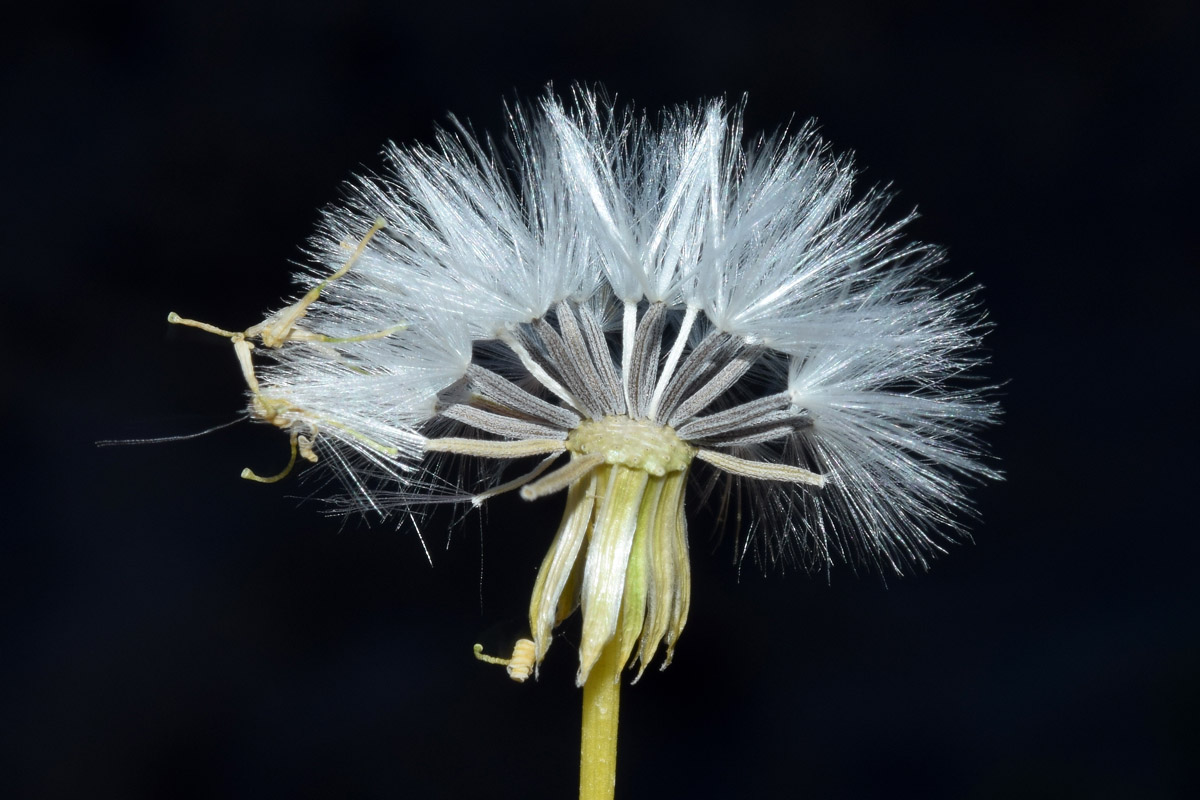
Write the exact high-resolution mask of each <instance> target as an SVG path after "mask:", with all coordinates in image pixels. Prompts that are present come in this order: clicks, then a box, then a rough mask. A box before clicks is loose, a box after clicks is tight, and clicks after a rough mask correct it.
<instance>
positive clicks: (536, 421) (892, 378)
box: [185, 90, 997, 684]
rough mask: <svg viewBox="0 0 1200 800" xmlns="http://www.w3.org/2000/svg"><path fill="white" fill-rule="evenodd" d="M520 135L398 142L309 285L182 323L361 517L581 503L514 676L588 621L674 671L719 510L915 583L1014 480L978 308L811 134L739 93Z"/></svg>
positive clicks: (325, 224)
mask: <svg viewBox="0 0 1200 800" xmlns="http://www.w3.org/2000/svg"><path fill="white" fill-rule="evenodd" d="M509 122H510V129H509V135H508V139H507V140H506V142H505V144H503V145H497V144H496V143H495V142H494V141H493V140H491V139H484V138H480V137H479V136H477V135H475V134H474V133H473V132H471V131H470V130H469V129H468V128H467V127H466V126H465V125H462V124H460V123H458V122H457V121H453V120H452V125H451V127H450V128H449V129H448V130H446V131H443V132H441V133H439V134H438V136H437V139H436V141H435V143H434V145H433V146H419V145H418V146H409V147H398V146H394V145H393V146H389V147H388V148H387V149H386V150H385V153H384V161H385V165H384V168H383V169H382V170H381V171H380V172H379V173H378V174H375V175H371V176H368V177H364V178H360V179H357V180H355V181H353V182H352V183H351V184H350V185H349V186H348V188H347V191H346V196H345V199H344V201H343V202H342V203H340V204H338V205H336V206H334V207H332V208H330V209H328V210H327V211H326V212H325V214H324V217H323V221H322V224H321V227H320V230H319V233H318V235H317V236H316V237H315V239H314V240H313V242H312V243H311V247H310V250H311V254H312V256H313V257H314V267H313V271H312V273H311V274H310V275H309V276H307V277H306V278H305V280H304V282H305V284H306V287H307V294H305V295H304V296H303V297H302V298H300V299H299V300H297V301H295V302H293V303H292V304H290V305H289V306H287V307H285V308H284V309H282V310H281V311H280V312H279V313H278V314H276V315H273V316H272V317H270V318H268V320H267V321H265V322H264V323H262V324H260V325H259V326H255V327H253V328H250V329H248V330H247V331H245V332H243V333H230V332H222V331H216V330H215V329H212V328H211V326H203V325H201V324H199V323H191V322H188V324H193V325H197V326H198V327H206V328H207V329H210V330H214V332H219V333H222V335H226V336H229V337H230V338H231V339H233V341H234V344H235V347H237V348H239V350H238V354H239V359H241V361H242V364H243V370H244V371H245V372H246V375H247V382H248V384H249V387H250V393H251V413H252V415H253V416H255V417H257V418H259V419H263V420H266V421H269V422H272V424H275V425H277V426H279V427H281V428H282V429H284V430H286V431H288V432H289V433H290V435H291V436H292V443H293V449H294V452H295V451H296V449H298V450H299V452H300V455H301V456H303V457H305V458H307V459H309V460H318V461H321V462H325V463H327V464H330V465H332V466H333V468H334V470H335V472H336V473H337V475H338V476H339V478H340V479H341V481H342V483H343V484H344V485H345V486H346V487H347V488H348V489H349V491H350V493H351V495H352V497H353V498H357V499H356V500H354V501H353V505H355V506H357V507H359V508H367V509H373V510H375V511H379V512H381V513H385V514H386V513H391V512H395V511H401V512H403V513H406V514H411V515H413V516H414V517H415V516H416V515H419V514H421V513H423V512H424V511H425V510H426V509H428V508H429V507H431V506H437V505H441V504H445V503H462V504H464V505H465V504H469V507H477V506H479V505H482V504H483V503H485V502H486V501H487V500H488V499H490V498H491V497H494V496H495V495H496V494H499V493H502V492H504V491H511V490H520V493H521V494H522V496H523V497H525V498H526V499H529V500H540V499H541V498H546V497H549V496H551V495H557V496H565V498H566V501H565V502H566V505H565V510H564V514H563V519H562V523H561V525H560V527H559V530H558V533H557V534H556V536H555V537H554V539H553V542H552V543H551V545H550V547H549V551H548V553H547V555H546V557H545V560H544V561H543V564H542V567H541V570H540V571H539V575H538V579H537V583H536V585H535V588H534V592H533V599H532V601H531V606H530V627H531V633H532V638H531V640H530V641H531V642H532V644H531V645H530V646H529V648H531V649H526V650H523V651H522V653H523V654H522V656H521V659H520V661H521V662H522V663H524V662H525V661H526V660H527V656H528V653H529V652H532V654H533V655H532V656H529V658H531V659H532V663H533V664H534V669H535V670H536V666H537V665H539V664H540V663H541V661H542V659H543V658H544V657H545V655H546V652H547V649H548V647H549V645H550V641H551V638H552V631H553V629H554V628H555V627H556V626H557V625H558V624H559V623H561V622H562V620H563V619H565V618H566V617H567V616H569V615H570V614H571V613H573V612H574V610H575V609H576V608H577V607H581V608H582V612H583V614H582V616H583V634H582V640H581V645H580V670H579V675H578V680H579V681H580V683H581V684H582V683H583V682H584V681H585V680H586V677H587V674H588V672H589V670H590V669H591V667H592V665H593V664H595V662H596V659H597V658H598V657H599V654H600V651H601V649H602V648H603V647H605V646H607V645H608V644H609V643H610V642H616V643H617V646H618V647H619V648H620V652H621V654H622V663H625V662H630V663H633V662H637V663H640V665H641V666H640V669H641V670H644V669H645V667H646V665H647V664H648V663H649V661H650V660H651V659H652V658H653V657H654V655H655V653H656V652H657V651H658V649H659V648H660V647H663V648H665V651H666V661H668V662H669V660H670V658H671V653H672V651H673V649H674V646H675V642H676V641H677V640H678V637H679V634H680V632H681V631H682V629H683V626H684V624H685V623H686V619H687V614H688V609H689V605H690V561H689V556H688V528H687V517H686V513H685V507H686V506H690V505H692V504H693V503H696V502H703V503H707V504H709V505H710V506H712V507H714V508H715V509H716V516H717V517H718V518H720V519H724V520H726V521H727V522H729V523H732V527H733V528H734V529H735V537H734V539H735V547H736V548H737V551H738V554H739V557H742V556H744V555H745V554H747V553H750V552H753V553H754V554H755V555H757V556H758V557H759V558H761V559H763V560H765V561H768V562H773V561H779V560H788V559H794V560H796V561H798V562H800V563H801V564H803V565H804V566H807V567H810V568H827V567H828V565H829V564H830V563H832V562H833V561H834V560H839V559H840V560H847V561H864V562H867V563H871V564H877V565H882V566H886V567H887V568H889V569H893V570H895V571H900V570H903V569H904V568H906V567H908V566H910V565H914V564H915V565H924V564H925V563H926V560H927V558H928V557H929V556H930V555H931V554H932V553H935V552H938V551H940V550H941V549H943V548H944V546H945V544H946V543H948V542H949V541H952V540H953V539H954V538H955V537H957V536H961V535H962V534H963V526H962V520H963V519H964V518H969V516H970V515H971V513H972V511H971V505H970V501H969V498H968V496H967V491H966V486H967V485H968V484H970V483H973V482H977V481H979V480H982V479H987V478H994V477H997V475H996V473H995V471H994V470H993V469H992V468H991V467H989V466H988V465H987V463H986V460H985V456H984V448H983V446H982V444H981V443H980V441H979V438H978V435H979V431H980V430H981V429H982V428H984V427H985V426H987V425H988V424H991V423H992V422H994V421H995V418H996V415H997V408H996V406H995V404H994V403H993V402H992V401H991V400H990V399H989V398H988V390H987V389H986V387H984V386H983V385H982V384H981V383H980V382H979V380H978V379H977V378H975V377H974V375H975V373H976V372H977V371H978V368H979V367H980V366H981V364H982V362H983V358H982V356H980V355H979V350H978V345H979V341H980V338H981V336H982V334H983V332H984V331H985V329H986V325H985V323H984V320H983V317H982V314H981V312H980V311H979V309H978V306H977V300H976V297H975V294H976V293H975V291H974V290H973V289H971V288H966V289H964V288H962V287H959V286H954V285H951V284H947V283H945V282H944V281H943V280H942V279H940V278H938V277H937V275H936V268H937V266H938V265H939V264H940V262H941V261H942V260H943V257H942V254H941V251H939V250H938V249H937V248H933V247H929V246H926V245H923V244H921V243H914V242H908V241H906V240H905V238H904V233H905V228H906V226H907V225H908V224H909V223H910V222H911V220H912V215H908V216H905V217H903V218H901V219H899V220H898V221H893V222H887V221H885V215H886V210H887V207H888V204H889V202H890V200H891V195H890V192H889V191H888V190H887V189H872V190H869V191H867V192H865V193H862V194H856V192H855V170H854V165H853V161H852V159H851V158H850V157H849V156H847V155H837V154H835V153H833V151H832V150H831V148H830V147H829V145H827V144H826V143H825V142H824V141H823V140H822V139H821V138H820V137H819V135H818V134H817V133H816V129H815V127H814V126H813V125H812V124H808V125H805V126H803V127H802V128H801V129H800V130H799V131H797V132H796V133H794V134H792V135H783V134H780V135H776V136H772V137H761V138H758V139H756V140H753V141H751V142H750V143H749V144H746V143H744V142H743V137H742V122H741V106H735V107H733V108H728V107H726V106H725V104H723V103H722V102H720V101H713V102H710V103H707V104H704V105H701V106H698V107H679V108H675V109H671V110H668V111H666V112H663V113H662V114H661V115H659V116H658V117H657V118H656V119H654V120H651V119H650V118H649V117H648V116H647V115H645V114H638V113H635V112H633V111H630V110H621V109H615V108H614V107H613V106H611V105H609V104H607V103H605V102H603V101H601V100H600V98H599V97H598V96H597V95H596V94H594V93H592V92H589V91H587V90H577V91H576V92H575V94H574V98H573V102H571V103H564V102H562V101H561V100H560V99H558V98H557V97H555V96H553V95H547V96H546V97H545V98H543V99H542V101H541V102H540V104H538V105H536V106H535V107H534V108H533V109H532V110H525V109H521V108H513V109H510V110H509ZM185 322H187V321H185ZM255 343H257V345H256V344H255ZM251 349H253V355H251ZM294 457H295V456H293V458H294ZM535 459H536V460H535ZM464 464H470V465H473V466H472V468H471V469H465V468H464V466H463V465H464ZM467 476H473V477H472V478H470V479H469V478H468V477H467ZM689 484H691V485H692V488H691V489H690V490H689ZM689 495H690V496H691V498H690V499H689ZM639 675H640V672H639Z"/></svg>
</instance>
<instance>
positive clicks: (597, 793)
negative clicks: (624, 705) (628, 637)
mask: <svg viewBox="0 0 1200 800" xmlns="http://www.w3.org/2000/svg"><path fill="white" fill-rule="evenodd" d="M618 649H619V647H618V644H617V641H616V640H615V639H614V640H613V641H610V642H609V643H608V645H607V646H606V647H605V648H604V651H603V652H602V653H601V654H600V658H599V660H598V661H596V665H595V666H594V667H592V671H591V672H590V673H589V674H588V679H587V683H585V684H584V685H583V738H582V742H581V744H580V750H579V800H612V798H613V794H614V792H615V790H616V785H617V719H618V717H619V716H620V711H621V668H622V666H623V662H622V660H621V657H620V653H619V652H618Z"/></svg>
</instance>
